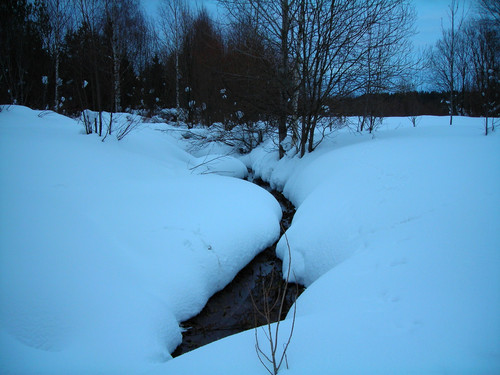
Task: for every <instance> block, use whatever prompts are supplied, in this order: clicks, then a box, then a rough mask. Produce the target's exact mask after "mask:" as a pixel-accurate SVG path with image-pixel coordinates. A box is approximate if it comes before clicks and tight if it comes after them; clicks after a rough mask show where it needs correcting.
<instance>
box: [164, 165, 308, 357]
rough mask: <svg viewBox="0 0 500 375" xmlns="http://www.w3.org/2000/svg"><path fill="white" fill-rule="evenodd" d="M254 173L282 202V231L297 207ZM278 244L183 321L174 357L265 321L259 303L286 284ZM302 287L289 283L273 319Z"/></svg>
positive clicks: (284, 312) (285, 308)
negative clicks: (277, 255)
mask: <svg viewBox="0 0 500 375" xmlns="http://www.w3.org/2000/svg"><path fill="white" fill-rule="evenodd" d="M252 175H253V174H252V173H251V171H250V174H249V176H250V177H249V178H248V180H249V181H251V182H253V183H255V184H257V185H259V186H261V187H263V188H264V189H266V190H267V191H269V192H270V193H271V194H272V195H273V196H274V197H275V198H276V200H277V201H278V202H279V203H280V205H281V210H282V211H283V216H282V219H281V228H282V229H281V235H282V234H283V231H284V230H285V231H286V230H287V229H288V227H289V226H290V224H291V222H292V218H293V215H294V214H295V207H293V205H292V204H291V203H290V201H288V200H287V199H286V198H285V197H284V196H283V194H281V193H280V192H278V191H276V190H272V189H271V188H270V186H269V184H267V183H266V182H264V181H262V180H261V179H253V177H252ZM276 244H277V242H276V243H274V244H273V245H271V246H269V247H268V248H266V249H265V250H263V251H262V252H260V253H259V254H258V255H257V256H256V257H255V258H254V259H253V260H252V261H251V262H250V263H249V264H248V265H247V266H246V267H245V268H243V269H242V270H241V271H240V272H239V273H238V274H237V275H236V276H235V278H234V279H233V281H231V282H230V283H229V284H228V285H227V286H226V287H225V288H224V289H222V290H221V291H219V292H217V293H216V294H214V295H213V296H212V297H211V298H210V299H209V300H208V302H207V304H206V305H205V307H204V309H203V310H202V311H201V312H200V313H199V314H198V315H196V316H195V317H193V318H191V319H189V320H186V321H184V322H182V327H184V329H185V331H184V332H183V334H182V343H181V344H180V345H179V346H178V347H177V349H176V350H175V351H174V352H173V353H172V356H173V357H177V356H179V355H181V354H184V353H187V352H189V351H191V350H193V349H196V348H199V347H200V346H203V345H206V344H209V343H211V342H213V341H216V340H220V339H222V338H224V337H226V336H229V335H233V334H235V333H238V332H242V331H245V330H248V329H251V328H255V327H258V326H260V325H263V324H265V323H266V321H265V320H264V318H263V317H261V316H260V315H259V314H258V313H257V312H256V307H258V308H261V306H263V305H264V303H265V299H266V298H267V299H268V302H269V303H272V302H273V301H274V300H275V299H276V298H278V295H279V293H281V290H282V288H283V285H284V281H283V274H282V262H281V260H280V259H279V258H277V257H276ZM263 283H265V285H266V291H267V293H264V291H263V288H262V285H263ZM303 290H304V287H303V286H302V285H298V284H291V283H290V284H288V288H287V291H286V292H287V293H286V296H285V303H284V307H283V310H282V314H281V317H278V313H279V312H278V310H279V306H277V307H276V308H275V309H274V310H273V313H272V316H271V319H272V321H273V322H275V321H277V320H278V319H280V320H281V319H284V318H285V317H286V314H287V313H288V310H289V309H290V307H291V306H292V304H293V302H295V299H296V298H297V297H298V296H299V295H300V294H301V293H302V292H303ZM278 305H279V304H278Z"/></svg>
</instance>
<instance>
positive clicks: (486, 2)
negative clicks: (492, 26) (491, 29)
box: [478, 0, 500, 26]
mask: <svg viewBox="0 0 500 375" xmlns="http://www.w3.org/2000/svg"><path fill="white" fill-rule="evenodd" d="M478 2H479V7H480V9H481V11H482V12H483V13H484V14H488V15H489V16H491V17H493V19H494V20H495V22H496V24H497V26H498V25H500V2H498V1H497V0H478Z"/></svg>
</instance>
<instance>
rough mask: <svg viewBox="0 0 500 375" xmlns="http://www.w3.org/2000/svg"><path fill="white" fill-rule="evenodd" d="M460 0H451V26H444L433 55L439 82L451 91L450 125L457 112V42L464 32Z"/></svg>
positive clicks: (449, 103) (432, 60)
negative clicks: (447, 27) (460, 14)
mask: <svg viewBox="0 0 500 375" xmlns="http://www.w3.org/2000/svg"><path fill="white" fill-rule="evenodd" d="M458 11H459V2H458V0H451V4H450V5H449V19H450V28H449V29H445V28H444V26H442V37H441V39H439V40H438V41H437V42H436V46H435V48H434V50H433V52H432V55H431V65H432V68H433V70H434V72H435V74H436V79H437V83H438V85H439V86H441V88H442V89H444V91H446V92H448V93H449V99H448V106H449V114H450V125H452V124H453V115H455V114H456V102H455V92H456V89H457V86H456V84H457V69H456V67H457V53H458V52H459V50H458V49H457V43H458V38H459V34H460V33H462V25H463V22H462V21H463V18H460V19H458Z"/></svg>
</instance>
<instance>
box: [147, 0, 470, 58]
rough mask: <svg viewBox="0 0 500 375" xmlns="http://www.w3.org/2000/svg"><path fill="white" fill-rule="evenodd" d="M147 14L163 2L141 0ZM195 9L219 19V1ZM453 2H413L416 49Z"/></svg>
mask: <svg viewBox="0 0 500 375" xmlns="http://www.w3.org/2000/svg"><path fill="white" fill-rule="evenodd" d="M141 1H142V4H143V6H144V8H145V9H146V12H147V13H148V14H149V15H152V16H154V15H155V14H156V13H157V11H156V10H157V8H158V4H160V3H161V1H162V0H141ZM458 1H459V3H461V4H462V5H465V8H466V9H467V8H470V4H471V3H473V2H474V1H475V0H458ZM188 2H189V3H191V4H192V6H193V8H195V9H196V8H198V7H201V6H204V7H205V8H206V9H207V10H208V11H209V13H211V14H213V15H214V18H217V0H188ZM450 3H451V0H413V4H414V6H415V9H416V11H417V20H416V23H415V28H416V31H417V35H415V36H414V38H413V43H414V45H415V48H417V49H423V48H425V47H426V46H428V45H433V44H434V43H435V42H436V41H437V40H438V39H439V37H440V36H441V24H443V25H444V26H445V27H446V26H447V25H448V13H449V5H450Z"/></svg>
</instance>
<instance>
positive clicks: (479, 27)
mask: <svg viewBox="0 0 500 375" xmlns="http://www.w3.org/2000/svg"><path fill="white" fill-rule="evenodd" d="M474 5H475V8H472V9H471V10H470V9H469V10H468V11H467V9H466V8H465V4H464V3H463V2H460V1H459V0H450V5H449V7H448V8H449V9H448V11H449V12H448V13H449V23H450V26H449V27H448V28H443V30H442V36H441V38H440V39H439V40H438V42H437V43H436V45H435V46H434V47H433V48H432V50H430V51H429V53H428V54H427V56H426V58H427V62H428V67H429V70H430V76H431V78H432V80H433V82H434V84H435V85H436V87H437V88H439V89H441V91H443V92H446V93H447V97H446V104H447V107H448V113H449V114H450V125H451V124H452V121H453V115H475V116H484V117H486V118H488V117H491V116H498V115H499V114H500V101H499V99H500V2H498V0H478V1H477V3H475V4H474ZM486 131H487V129H486Z"/></svg>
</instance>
